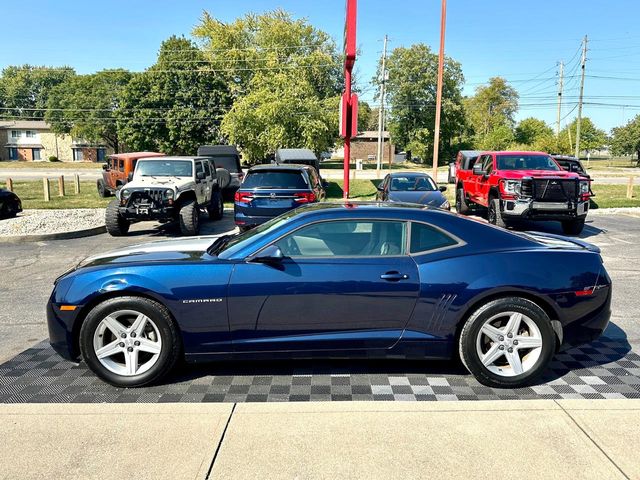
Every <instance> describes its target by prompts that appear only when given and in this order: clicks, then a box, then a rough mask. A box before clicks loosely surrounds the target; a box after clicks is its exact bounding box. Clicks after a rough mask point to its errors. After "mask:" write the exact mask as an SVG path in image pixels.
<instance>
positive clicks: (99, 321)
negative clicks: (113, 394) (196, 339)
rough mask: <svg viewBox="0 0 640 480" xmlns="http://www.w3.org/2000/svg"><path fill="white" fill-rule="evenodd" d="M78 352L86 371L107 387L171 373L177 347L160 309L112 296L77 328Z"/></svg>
mask: <svg viewBox="0 0 640 480" xmlns="http://www.w3.org/2000/svg"><path fill="white" fill-rule="evenodd" d="M80 351H81V353H82V358H83V360H84V361H85V362H86V364H87V366H88V367H89V368H90V369H91V371H93V373H95V374H96V375H97V376H98V377H100V378H102V379H103V380H105V381H106V382H108V383H110V384H111V385H115V386H118V387H141V386H143V385H147V384H149V383H153V382H155V381H157V380H159V379H160V378H162V377H163V376H164V375H166V374H167V373H168V372H169V371H170V370H171V368H172V367H173V366H174V365H175V363H176V360H177V359H178V357H179V355H180V351H181V343H180V337H179V334H178V329H177V327H176V325H175V324H174V322H173V319H172V318H171V315H170V314H169V312H168V311H167V309H166V308H165V307H164V306H163V305H161V304H160V303H158V302H156V301H153V300H150V299H147V298H139V297H117V298H112V299H109V300H106V301H104V302H102V303H100V304H98V305H97V306H96V307H94V308H93V309H92V310H91V311H90V312H89V314H88V315H87V317H86V319H85V321H84V322H83V324H82V327H81V329H80Z"/></svg>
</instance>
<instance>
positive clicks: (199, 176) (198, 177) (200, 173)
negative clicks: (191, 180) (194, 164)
mask: <svg viewBox="0 0 640 480" xmlns="http://www.w3.org/2000/svg"><path fill="white" fill-rule="evenodd" d="M205 178H206V177H205V175H204V172H198V173H196V179H197V180H204V179H205Z"/></svg>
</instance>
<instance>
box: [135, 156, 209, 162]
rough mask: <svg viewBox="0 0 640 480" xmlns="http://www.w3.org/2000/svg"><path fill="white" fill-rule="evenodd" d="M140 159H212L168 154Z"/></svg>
mask: <svg viewBox="0 0 640 480" xmlns="http://www.w3.org/2000/svg"><path fill="white" fill-rule="evenodd" d="M140 160H164V161H167V160H204V161H207V162H208V161H210V160H211V159H210V158H208V157H189V156H167V157H149V158H141V159H140Z"/></svg>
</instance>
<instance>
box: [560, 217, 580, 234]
mask: <svg viewBox="0 0 640 480" xmlns="http://www.w3.org/2000/svg"><path fill="white" fill-rule="evenodd" d="M584 221H585V219H584V218H576V219H573V220H565V221H564V222H562V231H563V232H564V233H565V234H566V235H580V234H581V233H582V229H583V228H584Z"/></svg>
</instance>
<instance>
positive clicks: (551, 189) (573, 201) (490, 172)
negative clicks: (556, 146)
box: [456, 152, 591, 235]
mask: <svg viewBox="0 0 640 480" xmlns="http://www.w3.org/2000/svg"><path fill="white" fill-rule="evenodd" d="M464 166H465V167H466V168H458V169H457V170H456V210H457V211H458V213H461V214H467V213H469V211H470V209H473V208H486V209H487V217H488V219H489V222H490V223H492V224H494V225H498V226H501V227H507V226H509V224H513V223H514V222H516V221H518V220H544V221H548V220H556V221H559V222H561V223H562V230H563V231H564V233H566V234H569V235H578V234H579V233H580V232H582V229H583V227H584V221H585V218H586V217H587V211H588V210H589V198H590V196H591V194H590V180H589V179H587V178H585V177H581V176H580V175H578V174H577V173H575V172H567V171H565V170H563V169H562V168H560V166H559V165H558V164H557V163H556V161H555V160H554V159H553V158H551V156H549V155H548V154H546V153H543V152H482V153H481V154H480V155H479V156H478V157H477V159H476V160H475V162H473V163H470V162H468V163H467V164H466V165H464Z"/></svg>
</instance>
